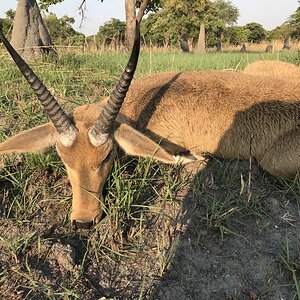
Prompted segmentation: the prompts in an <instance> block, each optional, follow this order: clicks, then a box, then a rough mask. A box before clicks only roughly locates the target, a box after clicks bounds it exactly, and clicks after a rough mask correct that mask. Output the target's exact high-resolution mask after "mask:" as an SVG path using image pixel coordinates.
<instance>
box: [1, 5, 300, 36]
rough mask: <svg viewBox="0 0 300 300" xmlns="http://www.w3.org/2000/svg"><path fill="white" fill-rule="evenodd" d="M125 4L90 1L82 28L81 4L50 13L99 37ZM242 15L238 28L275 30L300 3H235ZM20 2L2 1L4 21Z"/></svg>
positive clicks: (120, 16) (121, 16)
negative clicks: (256, 26) (254, 24)
mask: <svg viewBox="0 0 300 300" xmlns="http://www.w3.org/2000/svg"><path fill="white" fill-rule="evenodd" d="M124 1H125V0H104V1H103V2H101V1H99V0H86V2H87V5H86V12H85V20H84V21H83V24H82V25H81V28H80V27H79V26H80V21H81V16H80V15H79V11H78V7H79V5H80V3H81V0H65V1H64V2H63V3H61V4H57V5H53V6H51V7H50V9H49V11H51V12H54V13H55V14H56V15H57V16H58V17H59V18H60V17H62V16H64V15H68V16H69V17H73V18H74V19H75V20H76V23H75V24H74V26H73V27H74V29H75V30H77V31H79V32H82V33H84V34H86V35H92V34H96V33H97V32H98V30H99V26H100V25H102V24H103V23H105V22H106V21H109V20H110V19H111V18H117V19H120V20H125V13H124ZM231 2H232V4H234V5H235V6H236V7H237V8H238V9H239V12H240V17H239V19H238V22H237V25H245V24H247V23H250V22H257V23H259V24H261V25H263V27H264V28H265V29H267V30H271V29H273V28H275V27H276V26H278V25H281V24H282V23H283V22H285V21H286V20H287V19H288V18H289V17H290V15H291V14H292V13H294V12H295V11H296V9H297V7H298V5H299V4H298V1H297V0H231ZM16 6H17V1H16V0H0V18H2V17H4V16H5V12H6V11H7V10H8V9H11V8H12V9H16Z"/></svg>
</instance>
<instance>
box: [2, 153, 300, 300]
mask: <svg viewBox="0 0 300 300" xmlns="http://www.w3.org/2000/svg"><path fill="white" fill-rule="evenodd" d="M166 169H167V171H166V172H168V168H166ZM196 170H197V169H196V166H195V165H194V166H192V165H190V166H189V167H188V168H186V169H183V170H181V171H180V178H181V179H182V180H183V181H184V182H185V184H184V185H181V186H180V188H179V189H178V190H176V192H174V193H173V195H172V199H173V200H172V201H166V200H164V199H162V197H161V195H162V194H163V191H164V190H165V189H166V186H165V184H164V183H163V182H161V183H160V185H158V186H154V187H153V186H151V185H150V186H149V187H147V189H146V190H145V195H146V194H147V195H148V194H149V193H150V194H151V193H152V194H153V197H152V198H151V199H152V200H151V201H152V202H151V203H150V204H151V205H150V204H149V203H147V205H148V206H145V208H144V209H143V210H142V212H139V213H138V214H137V215H136V218H135V219H131V220H126V218H125V219H119V220H118V218H116V219H111V218H105V219H104V220H103V221H102V222H101V224H99V225H97V226H96V227H95V228H93V229H91V230H82V231H74V230H73V229H72V228H71V227H70V224H69V220H68V214H69V209H70V201H69V199H68V196H69V195H70V188H69V185H68V182H67V180H66V178H65V176H63V175H57V174H55V172H53V170H50V171H49V169H48V168H46V169H44V170H43V171H41V173H40V174H36V177H37V178H39V179H38V180H36V182H34V183H32V185H31V186H30V188H29V190H30V191H31V193H33V194H37V195H40V196H39V198H40V199H39V201H36V202H35V203H34V205H33V207H32V208H30V209H31V210H32V213H31V214H30V217H29V218H28V217H27V218H25V219H27V220H25V221H20V220H18V219H17V218H16V217H14V214H13V213H10V214H9V216H8V213H7V212H8V211H9V209H10V210H12V211H14V210H15V209H16V207H15V205H16V204H15V203H12V200H11V199H13V195H15V194H17V193H21V192H22V191H21V190H20V189H16V188H12V186H11V183H10V182H9V181H8V180H7V179H6V178H5V177H4V176H2V177H1V180H0V184H1V199H0V201H1V203H0V232H1V235H0V299H82V300H84V299H86V300H88V299H89V300H90V299H163V300H166V299H170V300H171V299H172V300H177V299H178V300H179V299H180V300H183V299H201V300H202V299H211V300H219V299H220V300H221V299H250V300H255V299H261V300H263V299H274V300H275V299H278V300H281V299H282V300H290V299H297V296H296V288H295V280H297V278H298V280H299V276H300V272H299V271H300V253H299V251H300V222H299V221H300V209H299V206H300V199H299V186H300V185H299V180H298V181H297V180H296V181H295V182H294V183H285V182H283V181H279V180H277V179H275V178H273V177H271V176H269V175H267V174H266V173H264V172H263V171H261V170H260V169H259V168H258V167H257V166H256V165H255V163H253V165H252V167H251V172H250V175H249V162H238V161H231V162H228V161H222V160H219V159H216V158H213V159H211V160H210V161H209V162H208V164H207V166H205V167H204V169H203V170H201V171H199V172H197V171H196ZM129 172H130V171H129ZM190 172H193V173H195V175H194V176H192V175H190ZM188 176H189V177H188ZM249 176H251V180H249ZM187 177H188V178H187ZM44 179H46V181H45V180H44ZM48 185H50V186H51V192H49V191H48V189H46V188H45V186H48ZM27 191H28V189H27ZM58 195H59V197H58ZM64 197H65V198H64ZM57 198H59V199H58V200H57ZM64 199H67V200H64ZM18 205H20V204H18ZM28 209H29V208H28ZM116 220H117V221H116ZM295 278H296V279H295Z"/></svg>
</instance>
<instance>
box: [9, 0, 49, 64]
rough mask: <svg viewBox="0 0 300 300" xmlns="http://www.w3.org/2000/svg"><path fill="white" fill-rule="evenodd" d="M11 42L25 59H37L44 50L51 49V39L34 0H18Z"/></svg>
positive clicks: (47, 51)
mask: <svg viewBox="0 0 300 300" xmlns="http://www.w3.org/2000/svg"><path fill="white" fill-rule="evenodd" d="M11 44H12V45H13V47H14V48H15V49H17V51H18V52H19V54H20V55H22V56H23V57H25V58H27V59H39V58H41V55H42V54H43V53H44V52H46V53H49V51H53V48H52V41H51V38H50V35H49V33H48V31H47V28H46V26H45V24H44V22H43V19H42V16H41V13H40V10H39V7H38V5H37V3H36V0H19V2H18V6H17V10H16V15H15V19H14V25H13V30H12V38H11Z"/></svg>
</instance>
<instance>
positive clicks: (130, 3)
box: [40, 0, 161, 49]
mask: <svg viewBox="0 0 300 300" xmlns="http://www.w3.org/2000/svg"><path fill="white" fill-rule="evenodd" d="M63 1H64V0H40V6H41V8H42V9H46V10H47V9H48V7H49V6H50V5H53V4H57V3H61V2H63ZM103 1H104V0H101V2H103ZM107 1H109V0H107ZM86 2H87V0H81V2H80V3H81V4H80V5H79V9H80V10H81V13H82V15H83V16H84V8H83V7H84V6H83V5H84V4H85V3H86ZM160 7H161V6H160V0H125V16H126V45H127V47H128V49H131V48H132V45H133V41H134V36H135V27H136V20H137V21H138V22H140V21H141V19H142V17H143V15H144V13H148V12H150V11H154V12H156V11H158V9H159V8H160ZM136 8H138V9H139V10H138V13H136Z"/></svg>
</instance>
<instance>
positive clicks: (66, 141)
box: [59, 127, 77, 148]
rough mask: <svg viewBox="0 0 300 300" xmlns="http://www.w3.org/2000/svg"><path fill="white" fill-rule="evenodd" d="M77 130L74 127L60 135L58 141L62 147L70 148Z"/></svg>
mask: <svg viewBox="0 0 300 300" xmlns="http://www.w3.org/2000/svg"><path fill="white" fill-rule="evenodd" d="M76 135H77V129H76V128H75V127H71V128H69V130H68V131H67V132H66V133H63V134H60V135H59V139H60V142H61V143H62V145H63V146H65V147H68V148H69V147H72V145H73V144H74V141H75V139H76Z"/></svg>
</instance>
